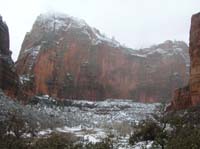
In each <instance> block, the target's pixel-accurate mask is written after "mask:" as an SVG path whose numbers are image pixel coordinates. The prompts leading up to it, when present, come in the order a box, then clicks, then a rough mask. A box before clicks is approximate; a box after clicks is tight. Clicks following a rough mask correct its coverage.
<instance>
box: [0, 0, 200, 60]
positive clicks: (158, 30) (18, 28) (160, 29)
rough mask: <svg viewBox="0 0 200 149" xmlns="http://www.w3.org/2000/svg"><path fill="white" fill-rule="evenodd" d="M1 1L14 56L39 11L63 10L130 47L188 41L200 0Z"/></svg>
mask: <svg viewBox="0 0 200 149" xmlns="http://www.w3.org/2000/svg"><path fill="white" fill-rule="evenodd" d="M0 4H1V5H0V14H1V15H2V16H3V19H4V20H5V21H6V23H7V24H8V26H9V30H10V40H11V41H10V44H11V47H10V49H11V50H12V51H13V55H12V57H13V58H14V60H16V59H17V56H18V53H19V50H20V48H21V43H22V41H23V38H24V35H25V33H26V32H28V31H30V30H31V27H32V25H33V22H34V21H35V19H36V17H37V16H38V15H39V14H40V13H44V12H48V11H58V12H64V13H66V14H68V15H71V16H75V17H78V18H81V19H84V20H85V21H86V22H87V23H88V24H89V25H90V26H92V27H96V28H97V29H99V30H100V31H101V32H102V33H105V34H106V35H107V36H108V37H112V36H114V37H115V38H116V39H117V40H118V41H119V42H120V43H122V44H125V45H126V46H128V47H131V48H144V47H148V46H150V45H152V44H156V43H160V42H163V41H165V40H168V39H170V40H183V41H186V42H188V39H189V29H190V18H191V15H192V14H194V13H197V12H199V11H200V0H0Z"/></svg>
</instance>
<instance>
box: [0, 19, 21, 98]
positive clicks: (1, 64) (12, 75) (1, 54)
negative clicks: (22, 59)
mask: <svg viewBox="0 0 200 149" xmlns="http://www.w3.org/2000/svg"><path fill="white" fill-rule="evenodd" d="M11 54H12V52H11V51H10V49H9V31H8V27H7V25H6V23H5V22H3V20H2V17H1V16H0V88H1V89H3V90H4V92H5V93H6V94H7V95H10V96H13V97H15V96H16V94H17V90H18V76H17V73H16V71H15V68H14V62H13V61H12V58H11Z"/></svg>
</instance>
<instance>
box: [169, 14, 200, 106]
mask: <svg viewBox="0 0 200 149" xmlns="http://www.w3.org/2000/svg"><path fill="white" fill-rule="evenodd" d="M199 49H200V13H197V14H195V15H193V16H192V19H191V28H190V47H189V53H190V61H191V67H190V77H189V85H188V86H186V87H185V88H180V89H177V90H176V91H175V95H174V98H173V100H172V104H171V106H170V107H169V109H183V108H187V107H189V106H195V105H197V104H199V103H200V51H199Z"/></svg>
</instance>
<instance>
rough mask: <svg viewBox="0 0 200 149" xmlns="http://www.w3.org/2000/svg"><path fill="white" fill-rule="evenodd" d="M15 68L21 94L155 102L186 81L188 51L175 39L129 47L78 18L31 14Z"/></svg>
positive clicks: (185, 46) (168, 97)
mask: <svg viewBox="0 0 200 149" xmlns="http://www.w3.org/2000/svg"><path fill="white" fill-rule="evenodd" d="M16 68H17V72H18V74H19V76H20V81H21V82H22V88H23V91H24V94H26V95H27V96H34V95H41V94H48V95H50V96H54V97H58V98H70V99H87V100H102V99H106V98H118V99H119V98H121V99H126V98H130V99H135V100H137V101H141V102H157V101H161V100H169V99H170V98H171V97H172V93H173V90H174V89H176V88H179V87H182V86H184V85H186V84H187V83H188V82H187V81H188V75H189V73H188V72H189V70H188V68H189V55H188V47H187V45H186V44H185V43H184V42H181V41H166V42H164V43H161V44H159V45H154V46H152V47H150V48H145V49H140V50H133V49H130V48H127V47H125V46H122V45H121V44H120V43H119V42H117V41H116V40H115V39H114V38H112V39H110V38H107V37H106V36H105V35H103V34H101V33H100V31H99V30H97V29H95V28H92V27H90V26H89V25H88V24H87V23H86V22H85V21H83V20H79V19H77V18H74V17H69V16H67V15H64V14H57V13H56V14H55V13H53V14H42V15H40V16H38V17H37V19H36V21H35V23H34V25H33V27H32V30H31V31H30V32H28V33H27V34H26V36H25V38H24V41H23V44H22V47H21V51H20V54H19V57H18V60H17V62H16Z"/></svg>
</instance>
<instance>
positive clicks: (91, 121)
mask: <svg viewBox="0 0 200 149" xmlns="http://www.w3.org/2000/svg"><path fill="white" fill-rule="evenodd" d="M37 98H38V99H39V100H40V102H39V103H37V104H34V105H27V106H28V107H29V108H32V109H33V110H36V109H37V111H40V113H42V114H44V115H49V116H51V117H56V118H59V119H60V120H62V121H63V123H64V126H63V127H57V128H54V129H46V130H43V131H40V132H39V133H38V134H39V135H40V136H43V135H48V134H49V133H51V132H63V133H72V134H74V135H76V136H78V137H81V138H82V139H83V141H89V142H93V143H96V142H99V141H101V140H102V139H104V138H106V137H109V136H112V138H113V142H114V146H115V148H121V149H129V148H139V146H141V144H142V145H145V143H140V144H136V145H135V146H132V147H131V146H129V144H128V139H129V136H130V135H131V134H132V126H133V125H134V124H137V123H138V121H140V120H143V119H146V118H148V117H151V114H152V113H155V111H156V110H155V109H156V107H157V106H159V103H154V104H145V103H138V102H133V101H131V100H122V99H116V100H114V99H112V100H111V99H108V100H105V101H98V102H91V101H82V100H76V101H72V100H65V102H64V103H63V104H59V106H58V105H57V103H56V101H55V100H54V99H52V98H50V97H48V96H43V97H37ZM44 103H45V104H44ZM50 103H51V104H50ZM52 103H53V104H52ZM148 145H149V146H150V145H151V142H150V143H147V145H146V146H148Z"/></svg>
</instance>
